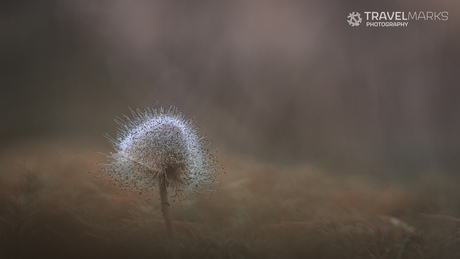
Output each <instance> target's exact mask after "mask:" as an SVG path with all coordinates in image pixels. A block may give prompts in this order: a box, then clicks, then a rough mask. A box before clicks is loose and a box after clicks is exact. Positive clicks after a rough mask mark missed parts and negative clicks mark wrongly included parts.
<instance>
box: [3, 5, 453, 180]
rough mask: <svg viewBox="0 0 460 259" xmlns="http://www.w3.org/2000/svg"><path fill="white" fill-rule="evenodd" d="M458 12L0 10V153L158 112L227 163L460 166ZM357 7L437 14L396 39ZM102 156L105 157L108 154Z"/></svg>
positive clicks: (98, 134)
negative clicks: (236, 156)
mask: <svg viewBox="0 0 460 259" xmlns="http://www.w3.org/2000/svg"><path fill="white" fill-rule="evenodd" d="M459 10H460V3H459V2H456V1H415V0H412V1H386V2H384V3H383V2H379V3H368V2H365V1H350V2H347V3H345V2H344V1H339V0H336V1H319V0H318V1H300V0H292V1H227V2H220V1H121V0H114V1H90V0H75V1H70V0H68V1H57V0H47V1H5V0H3V1H0V39H1V40H0V111H1V112H0V133H1V134H0V143H1V145H2V146H3V148H4V149H5V148H7V147H8V146H9V145H13V144H14V143H17V142H20V141H24V140H28V139H42V138H74V139H85V140H88V141H90V142H93V143H99V144H101V143H102V144H104V142H105V139H104V138H103V137H102V134H103V133H104V132H107V133H109V134H111V135H112V136H114V135H116V124H115V123H114V122H113V121H112V118H113V117H114V116H121V114H122V113H125V114H130V112H129V110H128V109H127V106H130V107H133V108H134V107H136V106H139V107H143V106H146V105H154V101H157V102H158V103H159V104H161V105H163V106H166V107H168V106H170V105H178V106H179V108H180V109H181V110H183V111H184V112H185V113H186V115H187V117H191V116H193V115H194V114H195V113H196V114H197V118H198V120H199V124H200V126H201V129H202V132H203V133H210V134H211V138H212V139H213V140H214V142H215V143H216V144H215V146H220V147H221V149H222V150H225V151H226V152H235V153H241V154H244V155H248V156H252V157H256V158H258V159H261V160H268V161H275V162H277V163H294V164H295V163H312V164H317V165H320V166H324V167H327V168H331V169H338V170H342V171H346V170H351V171H353V170H358V169H359V170H363V171H365V172H386V171H391V172H396V173H398V174H399V173H409V174H411V175H412V174H415V173H420V172H425V171H437V170H440V171H445V172H452V173H458V170H459V169H460V159H459V155H460V134H459V132H460V116H459V115H458V111H459V110H460V102H459V100H460V87H459V86H460V85H459V79H460V77H459V74H458V73H459V68H460V47H459V46H460V34H459V31H460V19H459V14H460V12H459ZM353 11H357V12H360V13H361V14H362V15H363V12H364V11H379V12H380V11H404V12H414V11H433V12H440V11H448V12H449V19H448V20H447V21H409V25H408V27H405V28H367V27H365V26H364V24H361V26H359V27H351V26H349V25H348V23H347V20H346V18H347V16H348V13H350V12H353ZM104 145H106V147H107V148H106V150H100V151H105V152H109V151H110V150H111V147H110V146H109V144H108V143H107V144H104Z"/></svg>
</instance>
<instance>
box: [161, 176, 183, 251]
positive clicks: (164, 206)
mask: <svg viewBox="0 0 460 259" xmlns="http://www.w3.org/2000/svg"><path fill="white" fill-rule="evenodd" d="M161 177H162V179H161V186H160V199H161V211H162V212H163V217H164V218H165V222H166V227H167V228H168V234H169V242H170V247H171V257H172V258H173V259H179V258H180V256H179V250H178V246H177V239H176V233H175V232H174V228H173V224H172V220H171V216H170V214H169V206H170V204H169V202H168V182H167V175H166V172H165V173H164V174H162V175H161Z"/></svg>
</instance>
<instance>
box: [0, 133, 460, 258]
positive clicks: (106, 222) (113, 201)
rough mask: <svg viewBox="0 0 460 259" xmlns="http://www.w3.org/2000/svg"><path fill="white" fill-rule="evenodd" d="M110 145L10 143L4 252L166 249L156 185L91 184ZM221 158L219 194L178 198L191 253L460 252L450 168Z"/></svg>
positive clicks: (459, 213) (0, 239)
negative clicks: (396, 173)
mask: <svg viewBox="0 0 460 259" xmlns="http://www.w3.org/2000/svg"><path fill="white" fill-rule="evenodd" d="M103 148H104V147H103ZM103 148H101V147H97V146H94V145H93V144H91V143H87V142H85V141H84V140H59V141H56V140H45V141H38V140H35V141H28V142H22V143H20V144H16V145H11V146H8V147H4V148H3V149H2V151H1V152H0V170H1V173H0V176H1V177H0V208H1V210H0V233H2V235H1V236H0V257H2V258H41V257H43V258H127V257H129V258H147V257H149V258H168V255H169V254H170V253H169V251H168V249H169V247H168V243H167V238H166V237H167V230H166V227H165V226H164V222H163V221H162V217H161V212H160V207H159V203H158V202H157V198H156V196H155V195H156V194H153V198H152V199H151V201H150V202H147V203H145V201H144V199H143V197H138V196H136V195H130V196H128V197H123V196H121V195H120V196H118V195H115V192H114V191H110V189H109V188H107V186H106V185H104V184H103V183H101V182H97V183H96V184H92V183H91V181H92V180H93V177H94V176H93V175H89V174H88V171H92V170H95V169H96V168H94V167H93V166H91V164H93V163H96V162H100V161H102V160H103V157H102V156H100V155H98V154H96V153H95V152H94V150H96V149H99V150H103ZM220 160H221V161H222V162H223V163H224V166H225V171H226V172H227V174H226V175H223V176H221V177H220V178H221V179H220V181H222V186H221V187H218V189H219V192H218V193H216V194H214V195H213V196H210V195H206V196H203V197H200V198H199V199H198V200H197V201H196V203H194V204H188V203H186V202H181V203H178V202H175V203H172V209H173V218H174V219H175V222H174V224H175V228H176V230H177V233H178V236H179V239H180V247H181V254H182V257H183V258H459V256H460V232H459V227H460V218H459V217H460V203H459V201H460V190H458V188H456V185H455V183H456V182H458V179H457V178H454V177H453V176H452V175H444V174H442V173H440V172H432V173H426V174H425V175H423V176H421V177H419V178H414V179H413V181H411V182H407V181H400V180H399V179H396V178H394V179H379V178H377V177H375V176H374V177H371V176H364V174H338V173H335V172H325V171H324V170H321V168H316V167H314V166H311V165H295V166H294V165H291V166H288V165H283V166H280V165H277V164H270V163H262V162H259V161H257V160H255V159H252V158H250V157H245V156H241V155H238V154H225V153H224V154H221V156H220ZM101 186H102V187H101Z"/></svg>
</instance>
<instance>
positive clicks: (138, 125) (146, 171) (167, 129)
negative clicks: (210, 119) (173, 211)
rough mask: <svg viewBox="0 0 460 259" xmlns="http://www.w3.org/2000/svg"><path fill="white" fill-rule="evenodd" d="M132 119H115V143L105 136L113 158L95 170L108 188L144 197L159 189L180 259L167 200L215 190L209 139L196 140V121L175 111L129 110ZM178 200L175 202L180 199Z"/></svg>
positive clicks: (175, 254)
mask: <svg viewBox="0 0 460 259" xmlns="http://www.w3.org/2000/svg"><path fill="white" fill-rule="evenodd" d="M131 112H132V115H133V117H132V118H129V117H128V116H126V115H123V116H124V118H125V120H123V119H121V118H119V117H116V118H115V122H116V123H117V124H118V125H119V126H120V127H119V128H118V134H117V137H116V138H112V137H111V136H109V135H108V134H105V136H106V138H107V139H108V141H109V142H110V144H111V145H112V146H113V147H114V149H115V151H116V152H115V153H112V152H111V153H110V154H109V155H105V157H106V163H104V164H98V165H100V166H101V167H102V170H101V171H103V173H102V174H100V175H98V176H97V177H98V178H100V177H109V179H108V181H109V183H110V184H113V185H116V186H118V187H119V189H120V190H122V191H129V192H134V193H139V194H142V193H143V192H152V191H154V190H156V189H159V193H160V200H161V207H162V212H163V217H164V219H165V222H166V226H167V228H168V232H169V236H170V239H171V244H172V249H171V252H172V256H173V258H178V257H179V255H178V250H177V247H175V246H177V241H176V237H175V233H174V229H173V224H172V220H171V216H170V211H169V206H170V204H169V200H168V198H169V197H170V196H171V194H172V197H177V198H178V199H182V198H184V199H187V200H188V199H189V198H194V197H195V196H196V195H197V194H199V193H209V192H212V191H213V190H212V189H211V188H210V187H208V186H207V184H209V183H211V182H214V180H213V177H215V175H213V173H215V172H217V171H219V170H220V169H221V167H220V166H219V165H217V164H216V163H217V160H216V157H215V153H217V150H215V151H212V152H210V151H209V149H207V147H208V146H209V145H210V143H209V142H208V140H207V137H208V135H203V134H200V130H199V127H198V126H197V124H196V120H195V118H185V115H184V114H183V113H182V112H181V111H179V110H178V107H175V106H171V107H170V108H169V109H164V108H163V107H162V106H160V107H157V108H150V107H146V108H144V110H143V111H141V110H140V109H139V108H136V111H133V110H131ZM178 196H179V197H178Z"/></svg>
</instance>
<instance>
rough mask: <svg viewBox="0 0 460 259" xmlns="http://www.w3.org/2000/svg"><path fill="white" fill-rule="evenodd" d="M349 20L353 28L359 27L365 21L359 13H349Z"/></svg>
mask: <svg viewBox="0 0 460 259" xmlns="http://www.w3.org/2000/svg"><path fill="white" fill-rule="evenodd" d="M347 18H348V19H347V21H348V24H350V25H351V26H353V27H355V26H359V25H360V24H361V22H362V21H363V19H362V18H361V15H360V14H359V13H358V12H352V13H349V14H348V17H347Z"/></svg>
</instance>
